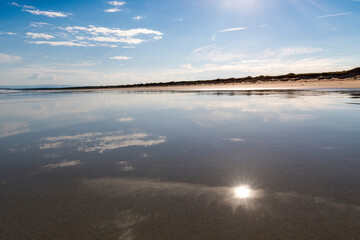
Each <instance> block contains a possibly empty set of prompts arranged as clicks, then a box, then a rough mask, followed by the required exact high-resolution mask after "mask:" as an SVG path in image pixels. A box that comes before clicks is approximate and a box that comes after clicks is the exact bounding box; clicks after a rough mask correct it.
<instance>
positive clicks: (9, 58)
mask: <svg viewBox="0 0 360 240" xmlns="http://www.w3.org/2000/svg"><path fill="white" fill-rule="evenodd" d="M21 60H22V58H21V57H19V56H13V55H9V54H5V53H0V64H1V63H14V62H20V61H21Z"/></svg>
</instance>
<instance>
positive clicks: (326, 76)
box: [26, 67, 360, 90]
mask: <svg viewBox="0 0 360 240" xmlns="http://www.w3.org/2000/svg"><path fill="white" fill-rule="evenodd" d="M358 76H360V67H358V68H354V69H352V70H347V71H339V72H323V73H300V74H295V73H289V74H286V75H279V76H264V75H261V76H257V77H251V76H248V77H244V78H228V79H215V80H198V81H180V82H159V83H139V84H128V85H112V86H83V87H65V88H56V89H60V90H77V89H79V90H80V89H106V88H138V87H168V86H196V85H204V84H207V85H208V84H214V85H215V84H235V83H256V82H269V81H282V82H287V81H299V80H307V79H318V80H319V81H321V80H330V79H346V78H353V79H357V77H358ZM26 90H54V88H33V89H26Z"/></svg>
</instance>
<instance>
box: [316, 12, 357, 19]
mask: <svg viewBox="0 0 360 240" xmlns="http://www.w3.org/2000/svg"><path fill="white" fill-rule="evenodd" d="M351 14H352V12H343V13H335V14H329V15H322V16H318V18H328V17H338V16H345V15H351Z"/></svg>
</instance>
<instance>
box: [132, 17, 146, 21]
mask: <svg viewBox="0 0 360 240" xmlns="http://www.w3.org/2000/svg"><path fill="white" fill-rule="evenodd" d="M144 18H145V16H136V17H133V19H134V20H136V21H139V20H142V19H144Z"/></svg>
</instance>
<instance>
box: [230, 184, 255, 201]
mask: <svg viewBox="0 0 360 240" xmlns="http://www.w3.org/2000/svg"><path fill="white" fill-rule="evenodd" d="M234 195H235V198H242V199H245V198H250V197H251V188H250V187H249V186H245V185H244V186H238V187H235V188H234Z"/></svg>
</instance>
